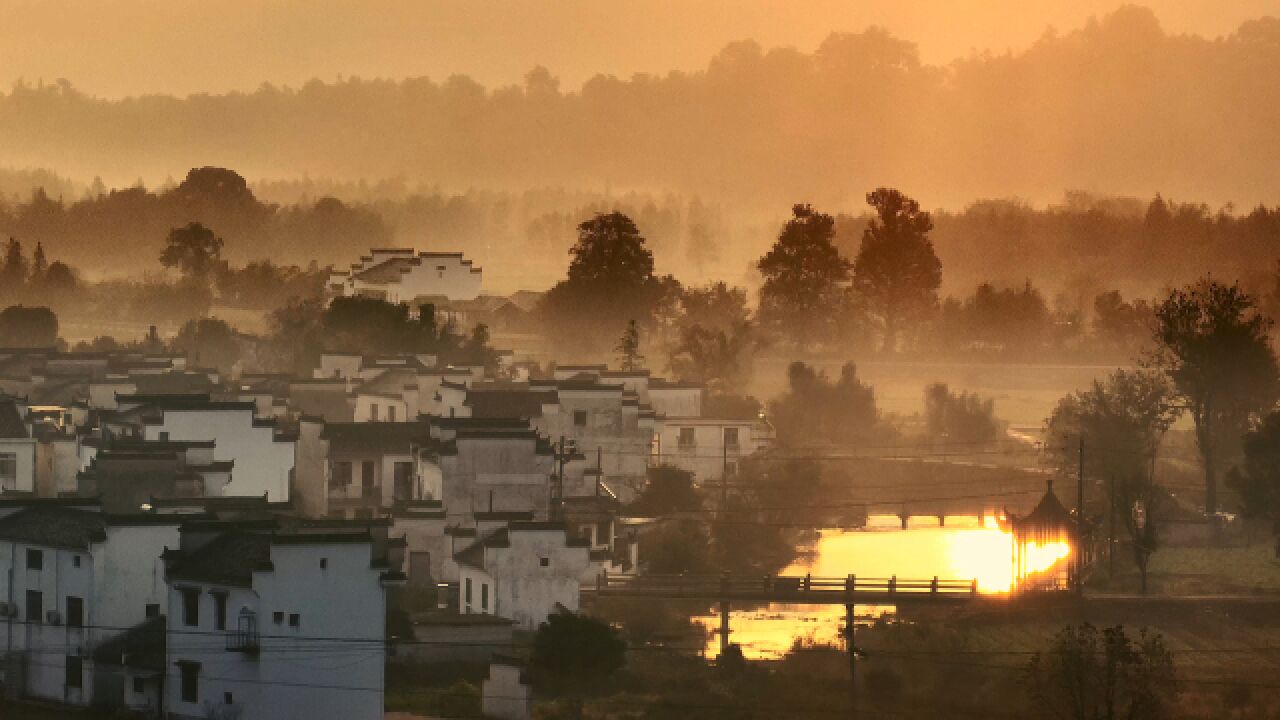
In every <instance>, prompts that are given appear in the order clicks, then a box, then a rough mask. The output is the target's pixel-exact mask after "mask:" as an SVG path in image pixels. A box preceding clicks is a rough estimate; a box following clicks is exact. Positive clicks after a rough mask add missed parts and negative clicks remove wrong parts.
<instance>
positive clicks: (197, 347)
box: [173, 318, 240, 374]
mask: <svg viewBox="0 0 1280 720" xmlns="http://www.w3.org/2000/svg"><path fill="white" fill-rule="evenodd" d="M173 347H174V349H175V350H178V351H179V352H182V353H185V354H186V355H187V357H189V358H190V359H191V362H192V363H193V364H194V365H196V366H197V367H212V368H216V369H217V370H218V372H220V373H223V374H230V373H231V372H232V370H233V368H234V367H235V365H236V363H237V362H239V361H240V343H239V342H238V341H237V340H236V333H235V330H234V329H232V327H231V326H230V325H228V324H227V323H226V321H225V320H219V319H218V318H194V319H191V320H188V321H187V322H185V323H183V325H182V327H181V328H179V329H178V334H177V335H176V336H175V337H174V338H173Z"/></svg>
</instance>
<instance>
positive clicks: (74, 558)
mask: <svg viewBox="0 0 1280 720" xmlns="http://www.w3.org/2000/svg"><path fill="white" fill-rule="evenodd" d="M71 565H72V566H73V567H80V556H79V555H72V556H71Z"/></svg>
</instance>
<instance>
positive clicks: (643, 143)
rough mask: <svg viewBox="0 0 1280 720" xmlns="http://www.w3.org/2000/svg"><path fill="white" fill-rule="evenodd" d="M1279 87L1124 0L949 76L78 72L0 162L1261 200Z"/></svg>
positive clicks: (789, 62) (731, 56)
mask: <svg viewBox="0 0 1280 720" xmlns="http://www.w3.org/2000/svg"><path fill="white" fill-rule="evenodd" d="M553 70H554V68H553ZM1277 75H1280V21H1277V20H1275V19H1272V18H1264V19H1259V20H1255V21H1250V22H1248V23H1245V24H1243V25H1242V26H1241V27H1240V28H1239V29H1238V30H1237V31H1236V32H1235V33H1233V34H1231V35H1229V36H1226V37H1223V38H1221V39H1208V38H1203V37H1199V36H1193V35H1173V34H1168V33H1166V32H1165V31H1164V30H1163V29H1162V28H1161V26H1160V24H1159V22H1158V20H1157V19H1156V17H1155V15H1154V14H1153V13H1152V12H1151V11H1150V10H1148V9H1145V8H1141V7H1135V6H1126V7H1123V8H1121V9H1119V10H1117V11H1116V12H1114V13H1112V14H1110V15H1108V16H1105V17H1103V18H1102V19H1100V20H1098V21H1094V22H1090V23H1088V24H1086V25H1085V26H1083V27H1081V28H1078V29H1074V30H1071V31H1069V32H1062V33H1057V32H1053V31H1050V32H1047V33H1046V34H1045V35H1044V36H1043V37H1042V38H1041V39H1040V40H1039V41H1037V42H1036V43H1034V44H1032V45H1031V46H1030V47H1029V48H1027V49H1025V50H1022V51H1019V52H1016V53H1004V54H993V53H981V54H974V55H972V56H969V57H966V58H963V59H959V60H956V61H955V62H952V63H950V64H948V65H946V66H937V65H929V64H926V63H923V62H921V60H920V56H919V53H918V51H917V48H916V46H915V45H914V44H913V43H912V42H910V37H909V33H908V39H902V38H898V37H895V36H893V35H891V34H889V33H888V32H886V31H884V30H882V29H876V28H872V29H869V30H866V31H864V32H860V33H836V34H832V35H831V36H829V37H828V38H827V39H826V40H825V41H823V42H822V43H821V44H820V45H819V46H818V47H817V48H816V49H814V50H813V51H811V52H808V51H805V50H799V49H794V48H771V49H770V48H764V47H761V46H760V45H759V44H757V43H755V42H753V41H743V42H738V43H734V44H731V45H729V46H727V47H725V48H724V49H723V50H722V51H720V52H719V53H718V54H716V55H715V56H714V57H713V58H711V59H710V61H709V63H708V65H707V67H706V69H705V70H701V71H697V72H671V73H669V74H666V75H649V74H637V75H635V76H632V77H630V78H618V77H613V76H605V75H600V76H596V77H594V78H592V79H590V80H588V81H587V82H585V83H584V84H583V85H582V86H581V87H580V88H562V87H561V86H560V83H559V81H558V79H557V78H556V76H555V75H554V73H553V72H551V71H548V70H547V69H544V68H535V69H533V70H532V71H530V72H529V73H528V75H527V77H526V78H525V81H524V82H523V83H522V84H519V85H512V86H506V87H496V88H486V87H484V86H482V85H480V84H478V83H477V82H475V81H474V80H472V79H470V78H468V77H467V76H464V75H455V76H452V77H448V78H427V77H415V78H408V79H402V80H387V79H360V78H350V79H345V80H339V81H336V82H323V81H320V80H313V81H311V82H308V83H306V84H305V85H303V86H301V87H281V86H275V85H271V84H264V85H263V86H262V87H261V88H260V89H258V90H256V91H254V92H249V93H241V92H233V93H228V94H199V95H192V96H189V97H186V98H177V97H171V96H164V95H148V96H141V97H131V98H124V99H119V100H106V99H100V98H95V97H93V96H91V95H88V94H85V93H84V92H81V91H80V90H77V89H76V88H75V87H74V85H73V84H72V82H74V80H75V79H74V78H72V79H71V81H70V82H69V81H59V82H56V83H53V84H37V83H20V84H18V85H16V86H15V87H13V88H12V90H10V91H9V92H8V93H6V94H3V95H0V137H3V138H5V142H4V144H3V147H2V148H0V163H3V164H6V165H10V166H15V167H54V168H58V169H59V170H61V171H63V172H68V173H72V174H74V175H78V176H83V177H91V176H92V174H94V173H95V172H100V171H101V169H102V168H108V169H110V172H111V173H112V176H113V177H116V178H119V177H136V176H143V177H148V178H153V179H154V178H163V177H165V176H166V175H169V174H173V173H177V172H180V171H181V169H183V167H184V165H187V164H192V159H193V158H195V159H199V162H200V163H201V164H203V163H211V164H218V165H222V166H226V167H235V168H237V169H239V170H241V171H242V172H244V173H246V174H247V175H249V176H252V177H281V176H284V177H297V176H303V175H309V176H313V177H336V178H346V179H356V178H362V177H363V178H385V177H395V176H405V177H409V178H413V179H415V181H418V180H425V181H428V182H431V183H439V184H440V185H441V186H442V187H445V188H451V189H455V190H461V189H465V188H469V187H485V188H500V189H519V188H526V187H543V186H553V187H555V186H563V187H571V188H604V187H614V188H629V189H641V188H644V189H660V190H663V191H665V190H668V189H669V190H672V191H675V192H681V193H686V194H697V195H701V196H703V197H705V198H710V199H712V200H714V201H715V202H731V203H734V204H741V205H743V206H757V205H767V204H772V203H788V204H789V203H791V202H795V201H797V200H800V199H804V200H808V201H810V202H813V203H814V204H815V205H818V206H823V207H827V208H830V209H831V210H833V211H838V210H840V209H841V207H851V206H853V205H855V204H856V203H857V202H858V199H859V198H860V197H861V195H862V193H864V192H866V190H867V189H868V188H871V187H876V186H878V185H883V184H891V185H893V186H895V187H901V188H908V189H910V191H911V192H912V193H913V194H914V195H915V196H916V197H920V198H925V199H928V200H929V202H928V203H927V206H928V207H937V206H938V205H951V206H954V205H955V204H956V203H959V202H963V201H965V200H967V199H969V198H972V197H1000V196H1006V195H1010V194H1015V193H1016V194H1019V195H1022V196H1025V197H1030V198H1034V199H1036V200H1038V201H1041V202H1043V201H1044V200H1046V199H1048V198H1051V197H1054V196H1056V195H1057V193H1058V192H1060V190H1061V189H1062V188H1064V187H1067V188H1076V187H1080V188H1103V189H1109V190H1113V191H1118V192H1126V193H1134V194H1142V195H1147V194H1150V193H1152V192H1154V191H1155V190H1157V189H1164V190H1165V191H1166V192H1169V193H1171V194H1173V195H1176V196H1181V197H1187V196H1192V195H1204V194H1205V193H1206V192H1208V191H1210V189H1211V191H1212V192H1213V193H1214V197H1213V200H1214V201H1215V202H1218V201H1221V200H1223V199H1226V198H1236V199H1239V200H1242V201H1244V202H1248V203H1254V202H1259V201H1262V200H1264V199H1266V198H1267V197H1269V196H1271V195H1274V194H1275V193H1276V192H1277V190H1280V183H1278V181H1277V178H1276V174H1275V172H1274V168H1275V166H1276V164H1277V160H1278V159H1280V134H1277V133H1276V132H1275V121H1276V119H1277V117H1280V97H1278V96H1277V95H1276V94H1275V93H1274V92H1270V91H1269V88H1270V84H1269V83H1270V81H1271V80H1272V79H1274V78H1275V77H1277ZM264 79H266V78H264Z"/></svg>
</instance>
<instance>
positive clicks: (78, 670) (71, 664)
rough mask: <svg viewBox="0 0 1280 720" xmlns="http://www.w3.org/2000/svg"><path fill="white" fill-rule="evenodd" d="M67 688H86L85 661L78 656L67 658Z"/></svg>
mask: <svg viewBox="0 0 1280 720" xmlns="http://www.w3.org/2000/svg"><path fill="white" fill-rule="evenodd" d="M66 682H67V687H69V688H81V687H84V660H83V659H82V658H80V657H79V656H77V655H68V656H67V680H66Z"/></svg>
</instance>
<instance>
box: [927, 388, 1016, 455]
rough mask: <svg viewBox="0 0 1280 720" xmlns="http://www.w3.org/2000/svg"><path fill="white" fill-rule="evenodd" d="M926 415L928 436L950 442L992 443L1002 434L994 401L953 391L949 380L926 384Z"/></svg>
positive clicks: (972, 394)
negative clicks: (948, 382) (948, 384)
mask: <svg viewBox="0 0 1280 720" xmlns="http://www.w3.org/2000/svg"><path fill="white" fill-rule="evenodd" d="M924 417H925V424H926V426H927V427H928V431H929V435H931V436H932V437H934V438H938V439H945V440H946V441H947V442H951V443H968V444H973V443H985V442H992V441H994V440H995V439H996V438H998V437H999V435H1000V423H999V422H997V421H996V417H995V401H994V400H992V399H990V398H985V399H984V398H981V397H979V396H978V395H977V394H974V393H966V392H952V391H951V389H950V388H948V387H947V385H946V383H933V384H931V385H928V386H926V387H925V389H924Z"/></svg>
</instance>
